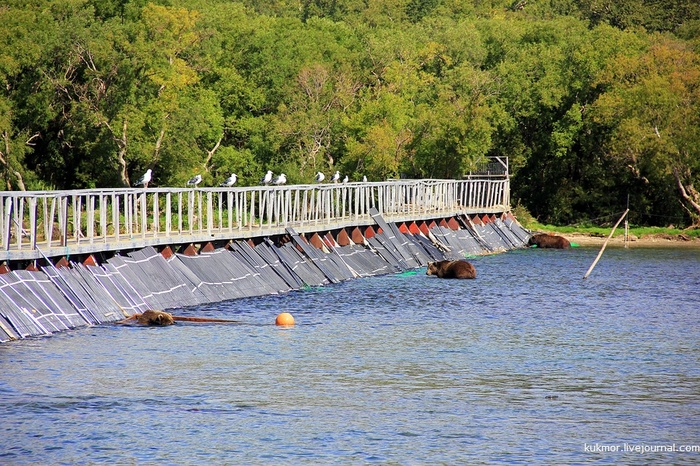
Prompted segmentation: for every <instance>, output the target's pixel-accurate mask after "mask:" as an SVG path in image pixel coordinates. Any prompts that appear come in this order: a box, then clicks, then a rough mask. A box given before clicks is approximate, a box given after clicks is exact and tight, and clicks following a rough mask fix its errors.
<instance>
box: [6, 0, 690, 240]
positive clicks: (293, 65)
mask: <svg viewBox="0 0 700 466" xmlns="http://www.w3.org/2000/svg"><path fill="white" fill-rule="evenodd" d="M0 25H2V26H1V27H0V85H1V86H2V88H1V91H0V137H1V139H2V140H0V173H1V175H2V181H3V183H4V186H3V189H5V190H48V189H74V188H110V187H123V186H131V185H133V184H134V183H135V182H136V180H137V179H138V178H139V177H140V176H141V175H142V174H143V173H144V172H145V171H146V170H147V169H151V170H152V173H153V176H152V181H151V186H185V183H186V181H187V180H188V179H190V178H191V177H192V176H194V175H196V174H201V175H202V177H203V182H202V186H216V185H218V183H220V182H221V181H222V180H224V179H225V178H227V177H228V176H229V175H230V174H231V173H236V174H237V175H238V184H237V185H242V186H248V185H255V184H258V183H259V182H260V179H261V177H262V176H263V175H264V174H265V173H266V171H267V170H272V171H274V172H275V173H280V172H284V173H285V174H286V175H287V180H288V183H309V182H311V181H312V180H313V178H314V176H315V174H316V172H318V171H321V172H324V173H326V176H329V175H330V174H332V173H334V172H335V171H336V170H337V171H340V173H342V174H344V175H348V177H349V179H350V180H351V181H359V180H361V179H362V178H363V177H364V176H366V177H367V178H368V180H369V181H379V180H385V179H388V178H399V177H401V178H448V179H449V178H452V179H460V178H462V177H464V176H465V175H467V174H468V173H469V172H470V171H472V170H474V169H475V168H476V167H477V166H479V165H480V164H482V163H483V162H484V161H485V160H486V158H487V157H490V156H505V157H508V158H509V162H510V173H511V175H512V182H511V191H512V198H513V204H515V205H518V206H521V207H523V208H524V209H527V211H529V212H530V213H531V214H532V215H533V216H534V217H536V218H537V219H538V220H539V221H541V222H543V223H550V224H557V225H572V224H587V223H592V224H604V223H605V222H610V221H611V220H613V221H614V217H615V218H616V217H617V216H619V213H620V212H622V211H623V210H625V208H626V207H627V206H628V205H629V207H630V209H631V212H630V222H632V223H633V224H636V225H658V226H665V225H675V226H681V227H693V226H695V227H697V226H699V225H700V192H699V191H698V185H700V2H697V0H269V1H262V0H241V1H224V0H187V1H184V0H22V1H20V0H5V1H4V2H3V4H2V5H0Z"/></svg>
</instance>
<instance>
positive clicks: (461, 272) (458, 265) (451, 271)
mask: <svg viewBox="0 0 700 466" xmlns="http://www.w3.org/2000/svg"><path fill="white" fill-rule="evenodd" d="M425 274H426V275H437V276H438V278H476V269H475V268H474V266H473V265H472V264H470V263H469V262H467V261H438V262H428V270H427V271H426V272H425Z"/></svg>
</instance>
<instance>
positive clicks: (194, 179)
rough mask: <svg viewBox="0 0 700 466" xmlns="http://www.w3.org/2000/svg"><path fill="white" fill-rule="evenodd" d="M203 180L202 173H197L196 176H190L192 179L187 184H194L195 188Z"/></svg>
mask: <svg viewBox="0 0 700 466" xmlns="http://www.w3.org/2000/svg"><path fill="white" fill-rule="evenodd" d="M201 182H202V175H197V176H195V177H194V178H190V180H189V181H188V182H187V186H194V187H195V188H196V187H197V185H198V184H199V183H201Z"/></svg>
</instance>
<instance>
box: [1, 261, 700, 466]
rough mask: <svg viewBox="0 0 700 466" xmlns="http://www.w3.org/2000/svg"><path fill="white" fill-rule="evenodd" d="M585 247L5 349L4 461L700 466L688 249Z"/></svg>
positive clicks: (696, 330)
mask: <svg viewBox="0 0 700 466" xmlns="http://www.w3.org/2000/svg"><path fill="white" fill-rule="evenodd" d="M597 252H598V249H595V248H575V249H572V250H568V251H559V250H537V249H528V250H517V251H511V252H508V253H503V254H498V255H490V256H481V257H476V258H473V259H470V260H471V261H472V263H474V265H475V267H476V269H477V271H478V277H477V279H476V280H460V281H454V280H441V279H438V278H436V277H432V276H426V275H425V269H424V268H423V269H419V270H417V271H416V272H408V273H403V274H398V275H388V276H380V277H372V278H365V279H357V280H352V281H347V282H344V283H341V284H336V285H329V286H326V287H322V288H312V289H306V290H302V291H295V292H291V293H288V294H284V295H278V296H268V297H261V298H254V299H245V300H235V301H228V302H222V303H219V304H216V305H210V306H207V307H202V308H185V309H178V310H175V311H173V313H174V314H178V315H186V316H215V317H222V318H230V319H235V320H237V321H239V323H236V324H193V323H178V324H177V325H174V326H171V327H164V328H153V327H150V328H149V327H136V326H119V325H105V326H99V327H92V328H87V329H80V330H75V331H70V332H66V333H62V334H57V335H53V336H51V337H47V338H39V339H28V340H23V341H16V342H10V343H6V344H3V345H0V413H2V415H1V417H2V423H0V464H95V463H109V464H329V463H336V464H479V463H489V464H499V463H501V464H503V463H507V464H572V463H577V464H581V463H597V464H613V463H614V464H641V463H647V464H648V463H656V464H659V463H673V464H693V463H694V464H697V463H698V462H700V452H698V451H697V449H698V448H699V447H698V445H700V347H699V344H700V343H699V342H700V325H699V324H700V322H699V320H700V318H699V314H698V310H699V309H700V250H697V249H668V248H666V249H623V248H608V249H607V250H606V251H605V254H604V255H603V258H602V260H601V261H600V262H599V263H598V265H597V266H596V268H595V269H594V270H593V272H592V273H591V275H590V277H588V278H587V279H586V280H583V279H582V277H583V275H584V273H585V272H586V270H587V269H588V267H589V266H590V264H591V263H592V262H593V259H594V258H595V256H596V254H597ZM283 311H286V312H290V313H292V314H293V315H294V317H295V319H296V326H294V327H290V328H283V327H276V326H275V325H273V323H274V319H275V316H276V315H277V314H278V313H280V312H283ZM674 450H675V451H674ZM685 450H696V451H685Z"/></svg>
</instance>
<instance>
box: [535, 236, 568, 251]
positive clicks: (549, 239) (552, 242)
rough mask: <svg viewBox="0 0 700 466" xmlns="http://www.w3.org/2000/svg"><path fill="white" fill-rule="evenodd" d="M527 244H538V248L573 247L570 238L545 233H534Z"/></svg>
mask: <svg viewBox="0 0 700 466" xmlns="http://www.w3.org/2000/svg"><path fill="white" fill-rule="evenodd" d="M527 244H528V245H529V246H532V245H537V247H538V248H552V249H569V248H570V247H571V243H569V240H568V239H566V238H564V237H563V236H556V235H547V234H545V233H538V234H536V235H532V236H531V237H530V239H529V240H528V242H527Z"/></svg>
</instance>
